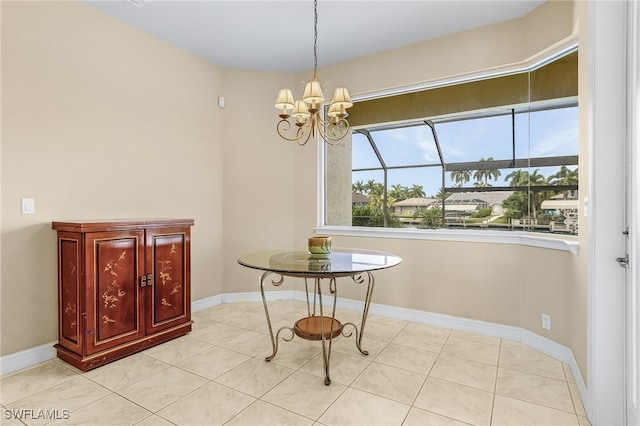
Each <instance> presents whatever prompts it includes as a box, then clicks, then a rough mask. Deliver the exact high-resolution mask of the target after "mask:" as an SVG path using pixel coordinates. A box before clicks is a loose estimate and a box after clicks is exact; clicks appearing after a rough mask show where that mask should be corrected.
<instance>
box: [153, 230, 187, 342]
mask: <svg viewBox="0 0 640 426" xmlns="http://www.w3.org/2000/svg"><path fill="white" fill-rule="evenodd" d="M146 240H147V248H146V249H147V252H146V270H147V273H151V274H152V277H151V283H152V284H151V285H147V288H146V290H145V291H146V292H147V294H146V296H147V297H146V300H147V303H146V309H147V315H146V327H147V334H151V333H154V332H157V331H160V330H164V329H167V328H171V327H173V326H175V325H179V324H183V323H185V322H189V321H191V290H190V279H191V278H190V267H191V265H190V260H189V259H190V230H189V228H168V229H151V230H150V229H148V230H147V231H146ZM147 282H149V281H147ZM149 296H150V297H149Z"/></svg>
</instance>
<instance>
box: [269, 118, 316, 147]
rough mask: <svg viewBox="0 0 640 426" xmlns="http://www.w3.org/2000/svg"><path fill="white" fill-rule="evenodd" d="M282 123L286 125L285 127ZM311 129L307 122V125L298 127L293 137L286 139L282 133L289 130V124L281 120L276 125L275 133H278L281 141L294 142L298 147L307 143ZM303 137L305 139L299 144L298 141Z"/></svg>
mask: <svg viewBox="0 0 640 426" xmlns="http://www.w3.org/2000/svg"><path fill="white" fill-rule="evenodd" d="M284 123H286V126H285V125H284ZM311 127H312V126H310V125H309V121H307V123H305V124H304V125H302V126H299V127H298V130H297V131H296V136H295V137H288V136H286V135H285V134H284V133H283V132H287V131H289V130H290V129H291V123H290V122H289V120H287V119H284V118H283V119H281V120H280V121H278V124H277V125H276V131H277V132H278V135H280V137H281V138H282V139H285V140H287V141H289V142H296V143H297V144H298V145H300V146H303V145H305V144H306V143H307V141H308V140H309V137H310V136H311ZM305 136H306V137H307V138H306V140H305V141H304V142H302V143H300V141H301V140H302V139H303V138H304V137H305Z"/></svg>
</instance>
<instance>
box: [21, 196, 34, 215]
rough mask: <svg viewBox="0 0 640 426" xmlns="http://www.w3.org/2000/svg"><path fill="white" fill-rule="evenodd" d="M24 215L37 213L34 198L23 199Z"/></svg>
mask: <svg viewBox="0 0 640 426" xmlns="http://www.w3.org/2000/svg"><path fill="white" fill-rule="evenodd" d="M21 201H22V214H35V213H36V200H34V199H33V198H22V199H21Z"/></svg>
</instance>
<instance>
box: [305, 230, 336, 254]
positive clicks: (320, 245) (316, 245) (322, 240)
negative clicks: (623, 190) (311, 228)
mask: <svg viewBox="0 0 640 426" xmlns="http://www.w3.org/2000/svg"><path fill="white" fill-rule="evenodd" d="M308 247H309V254H310V255H311V256H314V257H327V256H329V254H331V237H330V236H328V235H317V236H315V237H309V245H308Z"/></svg>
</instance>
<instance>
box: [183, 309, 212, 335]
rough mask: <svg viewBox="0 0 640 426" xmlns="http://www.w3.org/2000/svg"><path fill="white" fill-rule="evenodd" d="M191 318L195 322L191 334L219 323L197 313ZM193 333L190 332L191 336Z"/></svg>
mask: <svg viewBox="0 0 640 426" xmlns="http://www.w3.org/2000/svg"><path fill="white" fill-rule="evenodd" d="M191 320H192V321H193V324H191V334H193V332H195V331H201V330H202V329H204V328H207V327H211V326H212V325H214V324H217V323H218V321H214V320H210V319H206V318H203V317H199V316H198V314H197V313H195V314H193V315H192V316H191ZM191 334H189V336H191Z"/></svg>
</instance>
